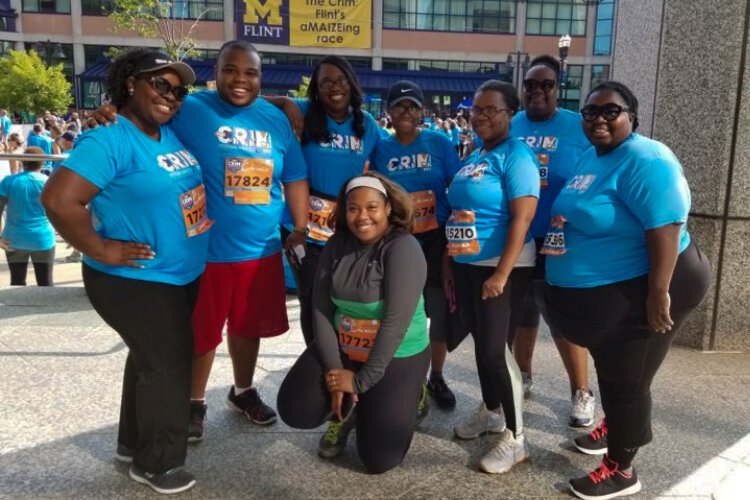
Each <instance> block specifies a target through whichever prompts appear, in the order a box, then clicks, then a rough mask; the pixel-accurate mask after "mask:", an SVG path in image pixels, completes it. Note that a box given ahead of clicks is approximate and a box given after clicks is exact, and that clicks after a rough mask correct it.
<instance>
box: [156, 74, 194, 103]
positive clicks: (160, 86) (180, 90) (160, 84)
mask: <svg viewBox="0 0 750 500" xmlns="http://www.w3.org/2000/svg"><path fill="white" fill-rule="evenodd" d="M145 80H146V81H147V82H148V83H149V85H151V87H152V88H153V89H154V90H155V91H156V92H158V93H159V94H160V95H166V94H169V93H171V94H172V95H173V96H174V98H175V100H176V101H183V100H184V99H185V96H187V95H188V93H189V92H190V91H189V90H188V88H187V87H185V86H184V85H178V86H176V87H173V86H172V84H171V83H169V82H168V81H167V79H166V78H164V77H162V76H152V77H147V78H145Z"/></svg>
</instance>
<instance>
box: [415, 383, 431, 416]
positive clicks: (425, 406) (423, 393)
mask: <svg viewBox="0 0 750 500" xmlns="http://www.w3.org/2000/svg"><path fill="white" fill-rule="evenodd" d="M429 394H430V392H429V391H428V390H427V385H426V384H422V388H421V389H420V394H419V402H418V403H417V423H416V425H420V424H421V423H422V420H424V418H425V417H426V416H427V414H428V413H430V400H429V398H428V396H429Z"/></svg>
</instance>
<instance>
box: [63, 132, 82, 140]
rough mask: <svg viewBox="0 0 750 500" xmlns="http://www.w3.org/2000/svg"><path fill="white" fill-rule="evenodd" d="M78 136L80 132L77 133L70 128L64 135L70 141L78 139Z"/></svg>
mask: <svg viewBox="0 0 750 500" xmlns="http://www.w3.org/2000/svg"><path fill="white" fill-rule="evenodd" d="M77 137H78V134H76V133H75V132H72V131H70V130H68V131H67V132H65V133H64V134H63V135H62V138H63V139H65V140H66V141H70V142H75V140H76V138H77Z"/></svg>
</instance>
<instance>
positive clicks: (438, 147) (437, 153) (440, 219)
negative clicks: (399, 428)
mask: <svg viewBox="0 0 750 500" xmlns="http://www.w3.org/2000/svg"><path fill="white" fill-rule="evenodd" d="M386 103H387V106H388V114H390V116H391V118H392V120H393V126H394V128H395V130H396V133H395V134H394V135H393V136H390V137H388V138H386V139H383V140H381V141H380V142H378V145H377V147H376V148H375V154H374V155H373V161H372V168H373V170H377V171H378V172H380V173H381V174H383V175H385V176H386V177H388V178H389V179H391V180H393V181H396V182H398V183H399V184H400V185H401V186H402V187H403V188H404V189H405V190H406V191H407V192H408V193H409V195H410V197H411V200H412V202H413V203H414V208H415V210H416V224H415V227H414V235H415V236H416V238H417V240H418V241H419V243H420V245H421V246H422V251H423V252H424V254H425V258H426V259H427V283H426V285H425V288H424V301H425V308H426V310H427V315H428V316H429V317H430V351H431V361H432V363H431V367H432V370H431V372H430V378H429V382H428V383H427V389H428V390H429V392H430V395H431V396H432V398H433V399H434V400H435V402H436V403H437V405H438V406H439V407H440V408H444V409H452V408H453V407H455V406H456V396H455V395H454V394H453V392H452V391H451V390H450V388H449V387H448V385H447V384H446V383H445V379H444V378H443V366H444V365H445V358H446V355H447V353H448V348H447V329H448V324H449V322H448V311H449V306H448V301H447V299H446V296H445V294H444V293H443V287H442V281H441V261H442V256H443V251H444V250H445V243H446V241H445V221H446V220H447V219H448V215H449V214H450V211H451V209H450V205H449V204H448V197H447V195H446V191H447V188H448V184H450V181H451V179H453V176H454V175H455V174H456V172H458V170H459V169H460V168H461V160H459V158H458V153H457V152H456V150H455V149H454V148H453V145H452V144H451V141H450V139H448V138H447V137H445V135H444V134H442V133H440V132H433V131H431V130H420V128H419V125H420V124H421V123H422V109H423V103H424V94H423V93H422V89H421V88H419V86H417V85H416V84H415V83H413V82H410V81H407V80H402V81H399V82H396V83H394V84H393V85H392V86H391V88H390V89H389V90H388V94H387V97H386Z"/></svg>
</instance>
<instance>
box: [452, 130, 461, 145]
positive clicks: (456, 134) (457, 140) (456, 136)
mask: <svg viewBox="0 0 750 500" xmlns="http://www.w3.org/2000/svg"><path fill="white" fill-rule="evenodd" d="M451 144H453V145H454V146H458V145H459V144H461V129H460V128H458V127H454V128H452V129H451Z"/></svg>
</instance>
